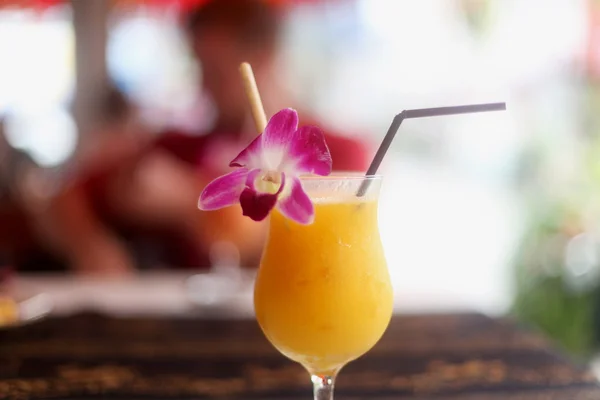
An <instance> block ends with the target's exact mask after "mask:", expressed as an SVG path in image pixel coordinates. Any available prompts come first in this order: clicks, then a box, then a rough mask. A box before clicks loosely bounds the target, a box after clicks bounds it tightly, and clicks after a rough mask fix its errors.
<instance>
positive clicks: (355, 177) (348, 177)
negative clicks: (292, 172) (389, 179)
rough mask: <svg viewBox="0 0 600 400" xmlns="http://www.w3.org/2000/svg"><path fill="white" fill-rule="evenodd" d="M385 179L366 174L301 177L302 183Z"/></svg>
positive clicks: (347, 173) (348, 173)
mask: <svg viewBox="0 0 600 400" xmlns="http://www.w3.org/2000/svg"><path fill="white" fill-rule="evenodd" d="M382 178H383V175H381V174H374V175H365V174H364V173H360V172H356V173H352V172H339V173H335V172H334V173H332V174H331V175H325V176H320V175H304V176H300V180H301V181H371V180H380V179H382Z"/></svg>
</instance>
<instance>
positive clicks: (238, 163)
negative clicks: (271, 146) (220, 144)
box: [229, 134, 263, 169]
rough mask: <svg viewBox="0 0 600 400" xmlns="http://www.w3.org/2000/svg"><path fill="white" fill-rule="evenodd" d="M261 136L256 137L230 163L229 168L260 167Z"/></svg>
mask: <svg viewBox="0 0 600 400" xmlns="http://www.w3.org/2000/svg"><path fill="white" fill-rule="evenodd" d="M262 141H263V135H262V134H261V135H258V136H257V137H256V138H255V139H254V140H253V141H252V142H251V143H250V144H249V145H248V147H246V148H245V149H244V150H242V151H241V152H240V154H238V155H237V156H236V157H235V158H234V159H233V160H232V161H231V162H230V163H229V166H230V167H247V168H250V169H253V168H260V167H261V154H262V148H263V147H262Z"/></svg>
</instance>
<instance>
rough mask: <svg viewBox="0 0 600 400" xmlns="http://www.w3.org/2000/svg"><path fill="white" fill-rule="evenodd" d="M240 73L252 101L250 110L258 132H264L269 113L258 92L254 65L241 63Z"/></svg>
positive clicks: (249, 100) (249, 99) (250, 101)
mask: <svg viewBox="0 0 600 400" xmlns="http://www.w3.org/2000/svg"><path fill="white" fill-rule="evenodd" d="M240 74H241V75H242V81H243V83H244V89H245V90H246V96H247V97H248V102H249V103H250V111H251V112H252V118H253V119H254V126H255V127H256V131H257V132H258V134H261V133H263V131H264V130H265V128H266V126H267V115H266V114H265V109H264V107H263V104H262V100H261V99H260V93H259V92H258V86H256V80H255V79H254V73H253V72H252V67H251V66H250V64H248V63H247V62H243V63H241V64H240Z"/></svg>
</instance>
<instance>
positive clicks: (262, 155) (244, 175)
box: [198, 108, 331, 224]
mask: <svg viewBox="0 0 600 400" xmlns="http://www.w3.org/2000/svg"><path fill="white" fill-rule="evenodd" d="M229 166H230V167H238V168H237V169H236V170H234V171H232V172H230V173H228V174H226V175H223V176H220V177H218V178H217V179H215V180H214V181H212V182H211V183H209V184H208V185H207V186H206V187H205V188H204V190H203V191H202V194H201V195H200V199H199V200H198V207H199V208H200V209H201V210H205V211H209V210H217V209H220V208H224V207H227V206H231V205H234V204H238V203H239V204H240V205H241V206H242V211H243V214H244V215H245V216H248V217H250V218H251V219H253V220H255V221H262V220H263V219H265V218H266V217H267V215H269V213H270V212H271V210H272V209H273V208H275V207H276V208H277V209H278V210H279V211H280V212H281V213H282V214H283V215H285V216H286V217H287V218H290V219H292V220H294V221H296V222H298V223H300V224H310V223H312V222H313V220H314V213H315V212H314V207H313V204H312V202H311V200H310V198H309V197H308V195H307V194H306V192H304V189H303V188H302V182H301V181H300V178H299V177H300V175H303V174H315V175H323V176H324V175H329V174H330V173H331V154H329V149H328V147H327V144H326V143H325V136H324V135H323V132H322V131H321V130H320V129H319V128H317V127H314V126H303V127H301V128H298V113H297V112H296V111H295V110H292V109H290V108H287V109H284V110H281V111H279V112H278V113H277V114H275V115H273V117H272V118H271V119H270V120H269V123H268V124H267V127H266V128H265V131H264V132H263V133H262V134H261V135H259V136H258V137H257V138H256V139H254V140H253V141H252V143H250V144H249V145H248V147H246V148H245V149H244V150H242V152H241V153H240V154H238V156H237V157H235V158H234V159H233V161H231V163H230V164H229Z"/></svg>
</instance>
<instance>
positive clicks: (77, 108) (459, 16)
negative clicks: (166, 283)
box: [0, 0, 600, 358]
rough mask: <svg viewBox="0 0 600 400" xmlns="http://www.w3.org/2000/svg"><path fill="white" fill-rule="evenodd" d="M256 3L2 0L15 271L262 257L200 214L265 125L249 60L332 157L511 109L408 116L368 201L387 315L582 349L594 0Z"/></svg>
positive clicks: (251, 227)
mask: <svg viewBox="0 0 600 400" xmlns="http://www.w3.org/2000/svg"><path fill="white" fill-rule="evenodd" d="M216 3H219V5H215V4H216ZM254 3H255V2H246V1H245V0H244V1H242V0H239V1H238V0H217V1H214V0H213V1H212V2H210V1H209V2H206V1H199V0H172V1H168V0H147V1H142V0H139V1H136V0H120V1H119V0H113V1H109V0H86V1H83V0H74V1H71V2H69V1H61V0H27V1H26V0H23V1H19V0H14V1H10V0H9V1H7V0H3V1H1V2H0V262H1V263H2V266H3V267H4V275H3V276H5V279H6V280H9V278H8V276H9V275H11V276H14V274H12V272H14V271H17V276H21V275H23V276H27V275H26V274H39V273H42V272H43V273H49V272H59V273H69V274H71V276H73V275H74V276H81V277H86V278H88V279H104V278H106V277H111V279H115V278H117V279H118V278H123V279H132V278H131V277H132V276H135V275H136V271H140V270H142V271H165V270H169V271H179V272H181V271H183V272H184V273H187V274H195V273H197V272H199V271H206V270H207V269H209V270H210V271H215V270H217V271H225V272H220V273H224V274H228V273H231V269H227V268H229V267H231V266H235V267H249V268H247V269H252V267H254V266H256V265H257V260H258V257H259V255H260V250H259V249H260V245H261V243H262V238H263V231H264V227H263V225H261V224H254V223H248V221H246V220H240V219H239V216H238V215H239V211H238V210H229V211H227V210H225V211H223V212H219V213H211V214H210V215H209V214H204V213H201V212H199V211H198V210H197V208H196V201H197V197H198V194H199V193H200V191H201V189H202V187H203V186H204V185H205V184H206V182H207V181H208V180H209V179H211V178H212V177H215V176H217V175H220V174H221V173H222V172H223V171H224V170H223V168H224V167H226V165H227V163H228V161H229V160H230V159H231V158H232V155H235V153H236V152H237V151H239V149H240V148H241V147H243V146H244V145H245V143H247V142H248V140H249V139H250V138H251V137H252V135H254V132H253V131H252V124H251V121H249V118H248V114H247V112H246V111H245V110H246V109H245V103H244V102H245V99H244V98H243V92H241V84H240V82H239V78H238V75H237V65H238V64H239V62H240V61H243V60H249V61H251V62H252V64H253V67H254V69H255V73H256V75H257V80H258V84H259V88H260V89H261V93H262V95H263V100H264V101H265V108H266V111H267V114H272V113H274V112H275V111H277V110H279V109H281V108H284V107H293V108H296V109H298V110H299V112H300V116H301V118H303V119H304V120H305V121H307V122H316V123H318V124H319V125H320V126H322V127H324V129H325V131H326V132H327V134H328V135H330V136H331V141H330V143H332V144H331V147H332V152H333V158H334V163H337V165H334V168H336V169H338V170H356V171H364V170H366V166H367V165H368V162H369V161H370V158H371V157H372V155H373V154H374V151H375V149H376V148H377V145H378V144H379V142H380V140H381V139H382V138H383V135H384V133H385V132H386V130H387V127H388V126H389V124H390V122H391V120H392V118H393V116H394V115H395V114H397V113H399V112H400V111H402V110H403V109H409V108H423V107H434V106H448V105H459V104H468V103H478V102H495V101H506V102H507V106H508V111H507V112H504V113H491V114H479V115H463V116H454V117H444V118H436V119H427V120H411V121H406V122H405V123H404V124H403V125H402V127H401V129H400V133H399V135H398V136H397V138H396V140H395V142H394V144H393V146H392V149H391V150H390V153H388V156H387V160H386V162H385V165H384V167H383V171H382V172H383V173H384V174H385V176H386V180H385V184H384V192H383V196H382V200H381V209H380V213H381V214H380V215H381V216H382V217H381V221H380V228H381V232H382V235H383V240H384V245H385V249H386V254H387V257H388V261H389V266H390V271H391V274H392V277H393V281H394V285H395V290H396V293H397V296H398V306H399V310H400V311H405V312H413V311H415V312H418V311H446V310H456V309H476V310H480V311H483V312H486V313H490V314H496V315H498V314H505V313H512V314H514V315H516V316H518V317H519V318H521V319H523V320H524V321H527V322H529V323H532V324H534V325H536V326H538V327H539V328H541V329H542V330H544V331H545V332H547V333H548V334H549V335H550V336H552V337H553V338H554V339H556V340H557V341H558V342H559V343H561V344H562V345H563V346H564V347H565V348H567V349H568V350H569V351H571V352H572V353H573V354H576V355H578V356H581V357H584V358H590V357H591V356H592V355H593V354H594V352H595V349H596V348H597V347H598V346H597V345H598V344H599V343H600V288H599V284H600V1H597V0H528V1H517V0H502V1H500V0H423V1H418V2H417V1H409V0H398V1H388V0H328V1H308V0H306V1H285V0H279V1H272V2H269V3H265V4H267V5H262V6H256V5H255V4H254ZM223 4H225V5H223ZM261 4H262V3H261ZM244 7H246V8H244ZM336 154H339V157H336ZM219 268H220V269H219ZM11 271H12V272H11ZM228 271H229V272H228ZM203 282H204V283H203V284H204V285H205V286H207V285H208V286H211V285H212V286H211V287H213V288H214V287H215V286H214V285H218V282H216V281H214V282H213V281H210V282H212V283H210V284H207V283H206V281H203ZM148 290H154V289H148Z"/></svg>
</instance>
